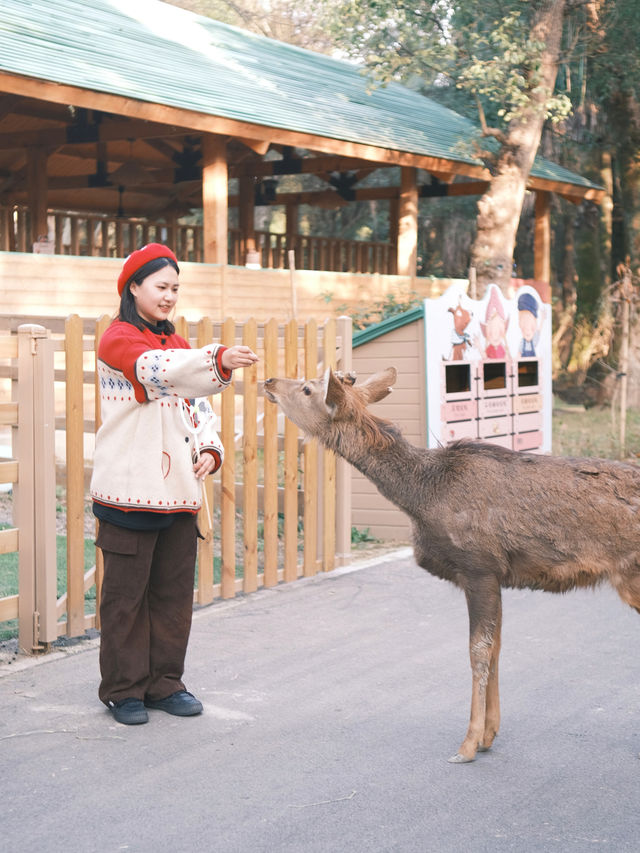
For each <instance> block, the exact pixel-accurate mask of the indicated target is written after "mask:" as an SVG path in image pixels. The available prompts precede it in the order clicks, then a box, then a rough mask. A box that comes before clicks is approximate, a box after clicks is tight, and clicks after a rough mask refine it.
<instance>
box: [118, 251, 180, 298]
mask: <svg viewBox="0 0 640 853" xmlns="http://www.w3.org/2000/svg"><path fill="white" fill-rule="evenodd" d="M156 258H170V260H172V261H174V263H176V264H177V263H178V259H177V258H176V256H175V254H174V253H173V252H172V251H171V249H170V248H169V247H168V246H163V245H162V243H149V244H148V245H146V246H143V247H142V248H141V249H136V251H135V252H131V254H130V255H129V257H128V258H127V259H126V261H125V262H124V266H123V267H122V272H121V273H120V275H119V276H118V293H119V295H120V296H122V291H123V290H124V288H125V286H126V284H127V283H128V282H129V281H131V279H132V278H133V276H134V275H135V274H136V273H137V272H138V270H139V269H141V268H142V267H143V266H144V265H145V264H148V263H149V261H155V260H156Z"/></svg>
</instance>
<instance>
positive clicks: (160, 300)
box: [129, 266, 180, 325]
mask: <svg viewBox="0 0 640 853" xmlns="http://www.w3.org/2000/svg"><path fill="white" fill-rule="evenodd" d="M179 287H180V284H179V282H178V273H177V272H176V271H175V270H174V268H173V267H171V266H166V267H162V269H159V270H157V271H156V272H153V273H151V275H148V276H147V277H146V278H143V279H142V281H141V282H140V284H136V283H135V281H132V282H131V284H130V285H129V288H130V290H131V295H132V296H133V299H134V301H135V304H136V309H137V311H138V314H139V315H140V316H141V317H142V319H143V320H146V321H147V323H153V324H154V325H157V324H158V323H160V322H161V321H162V320H167V319H168V317H169V314H170V313H171V312H172V311H173V309H174V308H175V304H176V302H177V301H178V288H179Z"/></svg>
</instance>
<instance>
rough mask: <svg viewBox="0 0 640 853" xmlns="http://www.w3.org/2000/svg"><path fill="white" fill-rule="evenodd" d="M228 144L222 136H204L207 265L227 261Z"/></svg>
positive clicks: (203, 213)
mask: <svg viewBox="0 0 640 853" xmlns="http://www.w3.org/2000/svg"><path fill="white" fill-rule="evenodd" d="M228 185H229V179H228V172H227V146H226V142H225V140H224V137H222V136H214V135H213V134H205V135H204V136H203V137H202V217H203V241H204V262H205V264H226V263H227V254H228V251H227V219H228V215H227V201H228V198H227V197H228V193H229V186H228Z"/></svg>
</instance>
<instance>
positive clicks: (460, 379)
mask: <svg viewBox="0 0 640 853" xmlns="http://www.w3.org/2000/svg"><path fill="white" fill-rule="evenodd" d="M444 369H445V384H446V392H447V394H461V393H465V392H468V391H471V366H470V365H469V364H446V365H445V368H444Z"/></svg>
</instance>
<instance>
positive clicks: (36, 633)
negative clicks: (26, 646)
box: [32, 610, 47, 652]
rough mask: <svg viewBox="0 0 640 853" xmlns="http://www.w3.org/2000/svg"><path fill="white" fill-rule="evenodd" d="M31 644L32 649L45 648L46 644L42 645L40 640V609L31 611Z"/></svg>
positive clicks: (36, 650) (35, 650)
mask: <svg viewBox="0 0 640 853" xmlns="http://www.w3.org/2000/svg"><path fill="white" fill-rule="evenodd" d="M32 636H33V646H32V651H34V652H40V651H42V650H43V649H46V648H47V647H46V646H43V645H42V643H41V642H40V611H39V610H34V611H33V635H32Z"/></svg>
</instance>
